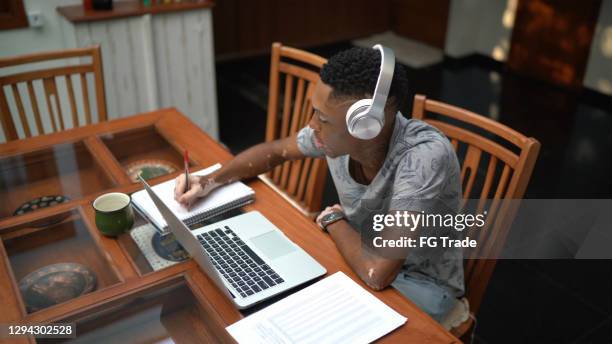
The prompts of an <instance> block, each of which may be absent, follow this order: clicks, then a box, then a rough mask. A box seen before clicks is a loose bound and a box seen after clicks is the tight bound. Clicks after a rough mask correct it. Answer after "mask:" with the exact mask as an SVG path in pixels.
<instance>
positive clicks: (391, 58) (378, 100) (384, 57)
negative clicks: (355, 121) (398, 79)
mask: <svg viewBox="0 0 612 344" xmlns="http://www.w3.org/2000/svg"><path fill="white" fill-rule="evenodd" d="M373 48H374V49H376V50H379V51H380V73H379V74H378V81H376V88H375V89H374V96H373V97H372V106H370V110H369V111H368V113H369V114H370V115H372V116H375V117H378V118H379V119H380V120H381V122H382V121H384V118H385V104H386V103H387V97H388V96H389V90H390V89H391V81H392V80H393V72H394V71H395V54H394V53H393V50H391V49H389V48H387V47H383V46H382V45H380V44H376V45H375V46H374V47H373Z"/></svg>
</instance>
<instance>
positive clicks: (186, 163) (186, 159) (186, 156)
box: [183, 149, 191, 192]
mask: <svg viewBox="0 0 612 344" xmlns="http://www.w3.org/2000/svg"><path fill="white" fill-rule="evenodd" d="M183 166H184V167H185V192H187V191H189V189H190V188H191V187H190V185H189V153H188V152H187V150H186V149H185V154H184V155H183Z"/></svg>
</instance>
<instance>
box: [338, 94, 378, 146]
mask: <svg viewBox="0 0 612 344" xmlns="http://www.w3.org/2000/svg"><path fill="white" fill-rule="evenodd" d="M372 102H373V100H372V99H361V100H358V101H356V102H355V103H353V105H351V107H349V109H348V111H347V112H346V127H347V129H348V132H349V133H350V134H351V136H353V137H356V138H358V139H362V140H369V139H372V138H374V137H376V136H378V134H379V133H380V130H381V129H382V123H381V122H380V121H379V120H378V119H377V118H376V117H375V116H372V115H371V114H370V108H371V106H372Z"/></svg>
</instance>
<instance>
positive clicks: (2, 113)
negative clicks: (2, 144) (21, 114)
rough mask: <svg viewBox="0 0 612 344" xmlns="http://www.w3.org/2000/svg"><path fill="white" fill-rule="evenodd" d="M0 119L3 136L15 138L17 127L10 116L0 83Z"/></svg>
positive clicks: (9, 138)
mask: <svg viewBox="0 0 612 344" xmlns="http://www.w3.org/2000/svg"><path fill="white" fill-rule="evenodd" d="M0 120H2V129H3V130H4V137H6V139H7V140H8V141H12V140H17V139H18V138H19V136H18V135H17V128H15V122H13V119H12V117H11V110H10V109H9V106H8V102H7V100H6V94H5V93H4V88H3V87H1V85H0Z"/></svg>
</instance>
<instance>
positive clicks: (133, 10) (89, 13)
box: [57, 0, 215, 23]
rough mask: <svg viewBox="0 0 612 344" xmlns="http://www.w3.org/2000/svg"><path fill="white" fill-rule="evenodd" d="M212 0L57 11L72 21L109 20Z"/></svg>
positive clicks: (116, 4) (129, 3) (123, 3)
mask: <svg viewBox="0 0 612 344" xmlns="http://www.w3.org/2000/svg"><path fill="white" fill-rule="evenodd" d="M214 4H215V3H214V1H212V0H197V1H190V2H181V3H170V4H159V5H158V4H155V5H151V6H144V5H143V4H142V2H141V1H115V2H114V3H113V9H112V10H109V11H104V10H100V11H93V10H85V8H83V6H82V5H72V6H60V7H58V8H57V12H59V14H61V15H62V16H64V18H66V19H67V20H69V21H71V22H73V23H81V22H91V21H99V20H110V19H117V18H123V17H132V16H140V15H143V14H159V13H168V12H177V11H188V10H194V9H200V8H209V7H213V6H214Z"/></svg>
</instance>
